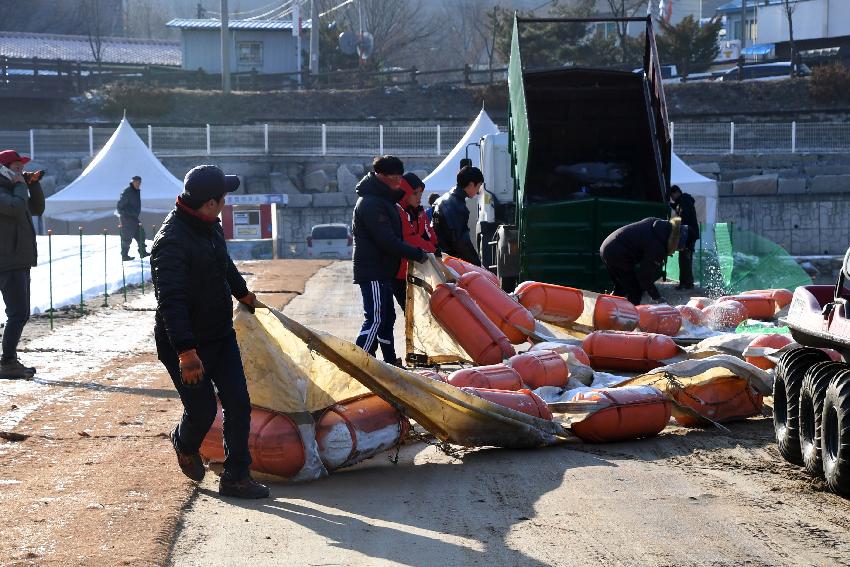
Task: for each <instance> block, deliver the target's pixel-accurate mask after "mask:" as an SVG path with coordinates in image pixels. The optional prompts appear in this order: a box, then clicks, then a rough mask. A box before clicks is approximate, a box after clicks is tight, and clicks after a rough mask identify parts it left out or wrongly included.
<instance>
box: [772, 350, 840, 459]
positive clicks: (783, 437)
mask: <svg viewBox="0 0 850 567" xmlns="http://www.w3.org/2000/svg"><path fill="white" fill-rule="evenodd" d="M828 360H829V357H828V356H827V355H826V353H825V352H823V351H822V350H818V349H814V348H799V349H794V350H791V351H788V352H786V353H785V354H783V355H782V357H780V359H779V364H777V366H776V377H775V378H774V381H773V431H774V434H775V435H776V445H777V447H778V449H779V454H780V455H782V458H783V459H785V460H786V461H788V462H789V463H794V464H795V465H802V464H803V455H802V454H801V453H800V430H799V409H800V406H799V403H800V386H802V384H803V377H804V375H805V372H806V370H807V369H808V368H809V367H810V366H812V365H813V364H815V363H818V362H825V361H828Z"/></svg>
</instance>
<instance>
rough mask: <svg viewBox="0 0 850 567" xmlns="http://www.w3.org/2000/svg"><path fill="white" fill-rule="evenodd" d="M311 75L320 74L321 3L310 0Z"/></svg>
mask: <svg viewBox="0 0 850 567" xmlns="http://www.w3.org/2000/svg"><path fill="white" fill-rule="evenodd" d="M310 74H311V75H318V74H319V3H318V2H317V1H316V0H310Z"/></svg>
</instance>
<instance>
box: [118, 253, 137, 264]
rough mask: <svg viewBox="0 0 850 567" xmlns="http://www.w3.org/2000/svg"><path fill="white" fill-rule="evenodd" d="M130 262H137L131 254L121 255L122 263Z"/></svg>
mask: <svg viewBox="0 0 850 567" xmlns="http://www.w3.org/2000/svg"><path fill="white" fill-rule="evenodd" d="M130 260H135V258H134V257H132V256H130V255H129V254H126V253H122V254H121V261H122V262H129V261H130Z"/></svg>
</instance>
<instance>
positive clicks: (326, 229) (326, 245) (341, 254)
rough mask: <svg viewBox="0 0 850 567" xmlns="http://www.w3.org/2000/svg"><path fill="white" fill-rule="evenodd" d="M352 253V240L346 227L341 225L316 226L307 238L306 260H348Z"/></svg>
mask: <svg viewBox="0 0 850 567" xmlns="http://www.w3.org/2000/svg"><path fill="white" fill-rule="evenodd" d="M353 251H354V238H353V237H352V236H351V231H350V230H349V229H348V225H346V224H341V223H334V224H317V225H315V226H314V227H313V228H312V229H310V236H308V237H307V257H308V258H336V259H338V260H349V259H350V258H351V255H352V252H353Z"/></svg>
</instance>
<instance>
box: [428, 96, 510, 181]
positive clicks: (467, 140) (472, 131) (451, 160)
mask: <svg viewBox="0 0 850 567" xmlns="http://www.w3.org/2000/svg"><path fill="white" fill-rule="evenodd" d="M498 133H499V127H498V126H496V123H495V122H493V121H492V120H490V117H489V116H488V115H487V112H485V111H484V109H481V112H479V113H478V117H476V118H475V121H474V122H473V123H472V125H471V126H470V127H469V130H467V131H466V134H464V136H463V138H461V140H460V142H458V143H457V145H456V146H455V147H454V149H452V151H450V152H449V155H447V156H446V159H444V160H443V161H442V162H441V163H440V165H438V166H437V167H436V169H434V171H432V172H431V175H429V176H428V177H426V178H425V179H424V180H423V181H424V182H425V192H426V193H445V192H446V191H449V190H451V188H452V187H454V186H455V183H456V181H457V172H458V170H459V169H460V160H461V159H463V158H465V157H466V154H467V151H466V147H467V146H468V145H469V144H477V143H478V142H480V141H481V138H482V137H484V136H486V135H488V134H498ZM469 159H471V160H472V165H474V166H475V167H481V165H480V162H481V158H480V152H479V151H478V148H476V147H474V146H473V147H471V148H470V149H469Z"/></svg>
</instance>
